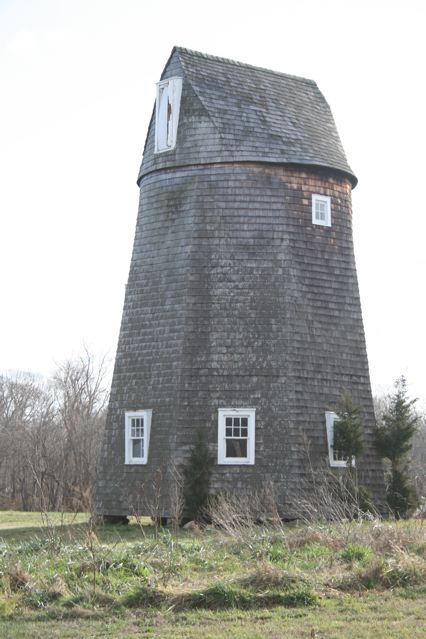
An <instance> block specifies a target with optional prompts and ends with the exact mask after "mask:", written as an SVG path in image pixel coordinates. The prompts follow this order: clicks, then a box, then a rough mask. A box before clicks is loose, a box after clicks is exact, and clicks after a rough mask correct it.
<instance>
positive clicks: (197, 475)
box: [183, 429, 213, 520]
mask: <svg viewBox="0 0 426 639" xmlns="http://www.w3.org/2000/svg"><path fill="white" fill-rule="evenodd" d="M195 437H196V438H195V443H194V446H193V448H192V450H191V454H190V456H189V459H188V462H187V463H186V465H185V466H184V468H183V478H184V484H183V498H184V502H185V507H184V511H185V515H186V516H187V517H190V518H191V519H195V520H200V519H203V518H204V512H205V508H206V506H207V501H208V498H209V489H210V476H211V472H212V467H213V455H212V454H211V453H210V450H209V447H208V444H207V441H206V437H205V434H204V432H203V431H202V430H201V429H198V430H197V432H196V436H195Z"/></svg>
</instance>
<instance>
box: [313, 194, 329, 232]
mask: <svg viewBox="0 0 426 639" xmlns="http://www.w3.org/2000/svg"><path fill="white" fill-rule="evenodd" d="M312 224H319V225H321V226H331V198H330V197H329V196H328V195H318V194H316V193H314V194H313V195H312Z"/></svg>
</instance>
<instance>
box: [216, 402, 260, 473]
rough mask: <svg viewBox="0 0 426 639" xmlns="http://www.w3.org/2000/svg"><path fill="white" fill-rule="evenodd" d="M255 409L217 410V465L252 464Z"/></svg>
mask: <svg viewBox="0 0 426 639" xmlns="http://www.w3.org/2000/svg"><path fill="white" fill-rule="evenodd" d="M254 444H255V409H236V408H234V409H219V415H218V463H219V464H250V465H252V464H254Z"/></svg>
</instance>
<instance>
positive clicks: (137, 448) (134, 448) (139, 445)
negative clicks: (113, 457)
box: [124, 410, 152, 464]
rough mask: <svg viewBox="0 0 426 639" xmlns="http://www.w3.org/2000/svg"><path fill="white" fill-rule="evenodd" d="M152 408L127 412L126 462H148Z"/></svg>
mask: <svg viewBox="0 0 426 639" xmlns="http://www.w3.org/2000/svg"><path fill="white" fill-rule="evenodd" d="M151 417H152V410H136V411H127V412H126V414H125V420H124V428H125V463H126V464H146V463H147V461H148V449H149V435H150V431H151Z"/></svg>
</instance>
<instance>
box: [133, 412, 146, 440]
mask: <svg viewBox="0 0 426 639" xmlns="http://www.w3.org/2000/svg"><path fill="white" fill-rule="evenodd" d="M143 427H144V423H143V418H142V417H132V420H131V436H132V437H138V438H140V437H143V436H144V432H143V431H144V428H143Z"/></svg>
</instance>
